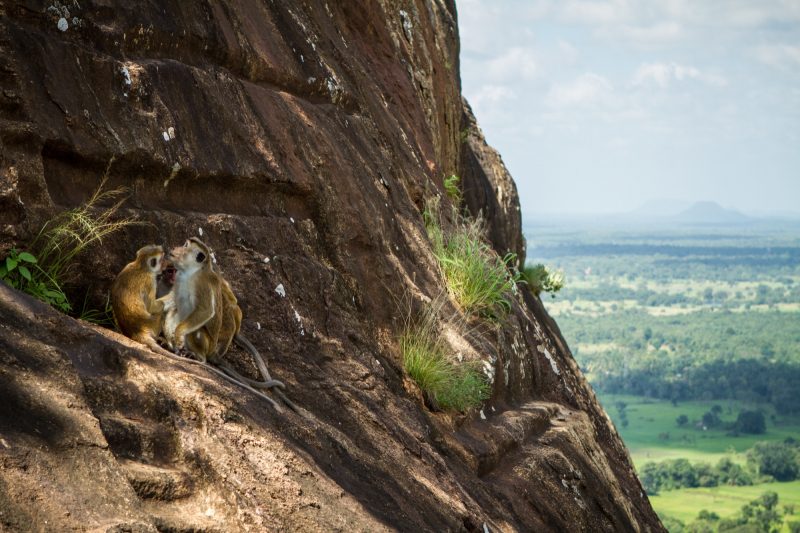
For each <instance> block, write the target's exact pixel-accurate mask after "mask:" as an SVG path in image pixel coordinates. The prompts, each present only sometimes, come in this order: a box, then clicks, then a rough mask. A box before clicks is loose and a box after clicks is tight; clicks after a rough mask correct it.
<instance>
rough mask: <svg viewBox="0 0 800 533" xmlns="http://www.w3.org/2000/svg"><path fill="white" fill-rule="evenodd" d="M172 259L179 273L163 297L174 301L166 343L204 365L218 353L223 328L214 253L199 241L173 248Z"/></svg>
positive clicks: (167, 318) (194, 239)
mask: <svg viewBox="0 0 800 533" xmlns="http://www.w3.org/2000/svg"><path fill="white" fill-rule="evenodd" d="M169 259H170V262H171V263H172V265H173V266H174V267H175V269H176V273H175V284H174V285H173V287H172V291H171V292H170V293H169V294H167V295H166V296H164V297H162V298H161V300H164V301H171V302H172V306H171V308H170V309H169V311H168V312H167V316H166V319H165V321H164V333H165V336H166V338H167V342H168V343H169V345H170V347H171V348H174V349H175V350H177V351H178V352H182V351H185V348H187V347H188V350H189V351H190V352H191V353H192V354H194V355H195V356H196V357H197V358H198V359H199V360H200V361H201V362H203V363H205V362H206V361H207V360H208V357H209V356H213V355H214V354H215V353H216V351H217V342H218V340H219V332H220V329H221V328H222V310H223V299H222V298H223V295H222V283H221V282H220V279H219V276H218V275H217V273H216V272H214V271H213V269H212V268H211V253H210V251H209V249H208V247H207V246H206V245H205V244H203V242H202V241H200V239H196V238H192V239H189V240H188V241H186V244H184V245H183V246H181V247H176V248H173V249H172V250H171V252H170V258H169Z"/></svg>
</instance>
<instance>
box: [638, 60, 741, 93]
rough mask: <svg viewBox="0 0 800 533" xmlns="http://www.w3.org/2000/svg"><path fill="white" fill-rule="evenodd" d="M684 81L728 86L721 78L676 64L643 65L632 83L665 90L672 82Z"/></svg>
mask: <svg viewBox="0 0 800 533" xmlns="http://www.w3.org/2000/svg"><path fill="white" fill-rule="evenodd" d="M686 80H695V81H700V82H703V83H705V84H707V85H713V86H716V87H724V86H725V85H727V84H728V82H727V80H726V79H725V78H723V77H722V76H719V75H717V74H709V73H705V72H701V71H700V70H699V69H697V68H695V67H692V66H685V65H680V64H678V63H645V64H643V65H641V66H640V67H639V68H638V69H637V70H636V73H635V74H634V75H633V80H632V83H633V85H641V86H647V85H656V86H658V87H661V88H662V89H665V88H667V87H669V86H670V85H672V83H674V82H682V81H686Z"/></svg>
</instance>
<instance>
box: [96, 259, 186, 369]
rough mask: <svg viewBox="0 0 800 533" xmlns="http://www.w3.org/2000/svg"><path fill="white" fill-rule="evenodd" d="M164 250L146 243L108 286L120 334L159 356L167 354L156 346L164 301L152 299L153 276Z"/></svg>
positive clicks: (154, 285)
mask: <svg viewBox="0 0 800 533" xmlns="http://www.w3.org/2000/svg"><path fill="white" fill-rule="evenodd" d="M163 258H164V249H163V248H162V247H161V246H158V245H155V244H149V245H147V246H144V247H142V248H140V249H139V251H137V252H136V259H134V260H133V261H132V262H130V263H128V264H127V265H125V268H123V269H122V271H121V272H120V273H119V274H118V275H117V277H116V278H115V279H114V282H113V283H112V284H111V307H112V309H113V311H114V319H115V320H116V321H117V326H119V329H120V331H122V333H123V334H124V335H125V336H127V337H130V338H131V339H133V340H135V341H137V342H141V343H142V344H145V345H147V347H148V348H150V349H151V350H153V351H154V352H156V353H159V354H162V355H164V354H169V355H172V354H170V353H169V352H168V351H166V350H165V349H164V348H162V347H161V346H159V345H158V343H157V342H156V339H157V338H158V335H159V334H160V333H161V319H162V313H163V311H164V302H163V301H161V300H156V276H157V275H158V274H159V273H160V272H161V261H162V260H163Z"/></svg>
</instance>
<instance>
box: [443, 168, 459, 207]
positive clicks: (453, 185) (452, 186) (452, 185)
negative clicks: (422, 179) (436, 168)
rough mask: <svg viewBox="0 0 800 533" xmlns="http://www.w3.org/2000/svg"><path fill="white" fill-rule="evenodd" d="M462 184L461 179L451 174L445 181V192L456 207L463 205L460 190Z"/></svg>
mask: <svg viewBox="0 0 800 533" xmlns="http://www.w3.org/2000/svg"><path fill="white" fill-rule="evenodd" d="M460 182H461V178H459V177H458V176H456V175H455V174H451V175H450V176H448V177H446V178H445V179H444V191H445V192H446V193H447V196H449V197H450V201H451V202H453V205H456V206H458V205H461V199H462V197H461V189H459V188H458V184H459V183H460Z"/></svg>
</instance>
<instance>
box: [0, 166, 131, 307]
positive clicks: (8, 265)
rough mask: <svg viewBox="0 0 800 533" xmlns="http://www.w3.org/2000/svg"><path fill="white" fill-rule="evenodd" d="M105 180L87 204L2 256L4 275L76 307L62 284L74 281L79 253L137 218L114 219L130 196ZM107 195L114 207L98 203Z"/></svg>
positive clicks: (55, 304) (44, 297)
mask: <svg viewBox="0 0 800 533" xmlns="http://www.w3.org/2000/svg"><path fill="white" fill-rule="evenodd" d="M104 185H105V179H103V181H102V182H101V183H100V186H99V187H98V189H97V191H96V192H95V193H94V194H93V195H92V196H91V197H90V198H89V199H88V200H87V201H86V202H85V203H84V204H82V205H80V206H78V207H76V208H74V209H70V210H68V211H65V212H63V213H61V214H59V215H57V216H56V217H54V218H53V219H51V220H49V221H47V222H46V223H45V224H44V226H43V227H42V229H41V230H40V231H39V233H38V235H36V237H35V238H34V239H33V241H32V242H31V244H30V246H29V247H28V248H29V251H24V252H20V251H18V250H17V249H12V250H11V251H10V253H9V254H8V256H7V257H6V258H5V259H3V260H2V261H0V265H2V266H0V279H2V280H3V281H4V282H6V283H7V284H8V285H11V286H12V287H14V288H16V289H19V290H21V291H23V292H27V293H28V294H30V295H31V296H34V297H36V298H38V299H40V300H42V301H43V302H45V303H47V304H49V305H51V306H53V307H55V308H56V309H58V310H60V311H62V312H64V313H69V312H70V311H72V310H73V306H72V304H71V303H70V302H69V300H68V299H67V296H66V294H65V293H64V290H63V288H62V287H63V286H64V285H65V284H66V283H68V282H70V281H73V280H74V276H73V269H72V267H73V266H74V264H75V259H76V257H77V256H78V254H80V253H82V252H84V251H86V250H88V249H89V248H91V247H92V246H94V245H95V244H101V243H102V241H103V239H104V238H106V237H108V236H109V235H111V234H112V233H114V232H116V231H119V230H120V229H122V228H124V227H126V226H129V225H131V224H134V223H135V221H134V220H133V219H132V218H123V219H119V220H116V219H115V215H116V214H117V211H119V208H120V207H121V206H122V203H123V202H124V201H125V198H121V196H122V195H123V194H124V192H125V190H124V189H115V190H112V191H105V192H104V191H103V186H104ZM108 200H115V201H114V203H113V204H112V205H111V206H110V207H98V204H100V203H103V202H104V201H108ZM94 313H95V312H93V311H90V310H87V309H86V305H85V302H84V308H83V310H82V311H81V315H82V316H83V315H86V316H88V317H89V318H92V317H93V316H94ZM97 313H100V314H104V312H97ZM98 316H99V315H98Z"/></svg>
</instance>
